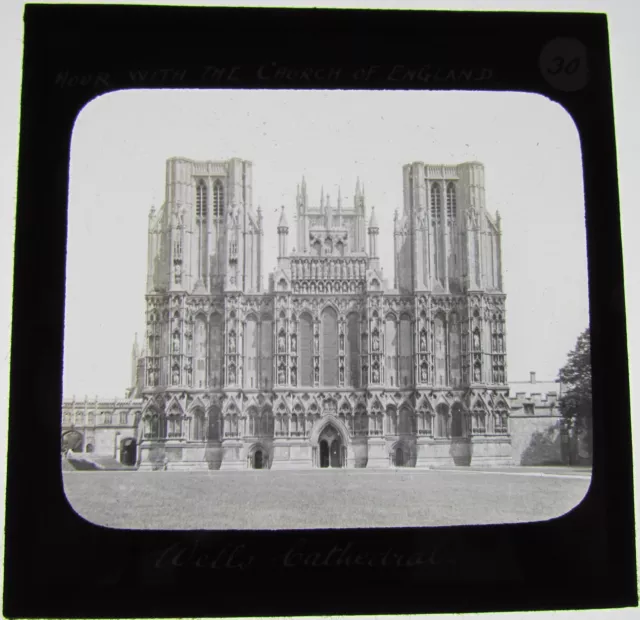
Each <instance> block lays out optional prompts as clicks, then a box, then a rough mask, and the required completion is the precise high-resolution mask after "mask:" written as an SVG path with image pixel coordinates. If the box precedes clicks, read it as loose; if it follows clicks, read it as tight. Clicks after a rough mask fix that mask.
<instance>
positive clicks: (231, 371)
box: [229, 366, 236, 383]
mask: <svg viewBox="0 0 640 620" xmlns="http://www.w3.org/2000/svg"><path fill="white" fill-rule="evenodd" d="M235 382H236V371H235V368H234V367H233V366H231V368H229V383H235Z"/></svg>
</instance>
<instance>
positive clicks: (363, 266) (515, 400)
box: [61, 90, 592, 530]
mask: <svg viewBox="0 0 640 620" xmlns="http://www.w3.org/2000/svg"><path fill="white" fill-rule="evenodd" d="M70 166H71V168H70V191H69V217H68V222H69V224H68V248H67V250H68V251H67V279H66V310H65V311H66V316H65V320H66V324H65V343H64V395H65V398H64V403H63V406H62V412H61V413H62V431H61V453H62V459H61V461H62V469H63V479H64V488H65V493H66V495H67V498H68V500H69V502H70V503H71V505H72V506H73V508H74V510H75V511H76V512H77V513H78V514H79V515H81V516H82V517H83V518H85V519H87V520H88V521H90V522H92V523H95V524H98V525H101V526H106V527H110V528H123V529H179V530H184V529H213V530H216V529H230V530H242V529H254V530H255V529H286V530H292V529H327V528H381V527H438V526H451V525H480V524H499V523H525V522H534V521H544V520H548V519H553V518H557V517H560V516H562V515H564V514H566V513H567V512H568V511H570V510H572V509H573V508H575V507H576V506H577V505H578V504H579V503H580V502H581V501H582V499H583V498H584V497H585V495H586V493H587V491H588V488H589V484H590V480H591V467H590V463H591V445H592V431H591V428H592V426H591V365H590V341H589V304H588V290H587V284H588V282H587V252H586V231H585V224H584V196H583V181H582V161H581V151H580V138H579V135H578V132H577V129H576V126H575V125H574V123H573V121H572V119H571V117H570V116H569V115H568V113H567V112H566V111H565V110H564V109H563V108H562V107H561V106H559V105H558V104H556V103H553V102H552V101H550V100H548V99H545V98H543V97H541V96H538V95H532V94H525V93H485V92H456V91H451V92H402V91H393V92H390V91H386V92H384V91H360V92H352V91H333V92H331V91H298V90H296V91H286V90H279V91H259V90H251V91H185V90H164V91H145V90H135V91H119V92H115V93H111V94H108V95H104V96H101V97H99V98H97V99H94V100H93V101H91V102H90V103H89V104H88V105H87V106H86V107H85V108H84V109H83V110H82V112H81V113H80V114H79V116H78V118H77V120H76V124H75V127H74V132H73V138H72V150H71V164H70Z"/></svg>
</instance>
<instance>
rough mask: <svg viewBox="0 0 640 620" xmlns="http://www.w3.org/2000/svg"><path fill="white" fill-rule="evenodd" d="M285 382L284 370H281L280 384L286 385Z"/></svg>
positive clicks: (279, 374)
mask: <svg viewBox="0 0 640 620" xmlns="http://www.w3.org/2000/svg"><path fill="white" fill-rule="evenodd" d="M284 382H285V375H284V368H280V370H278V383H279V384H280V385H282V384H284Z"/></svg>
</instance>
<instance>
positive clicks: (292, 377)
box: [291, 366, 296, 385]
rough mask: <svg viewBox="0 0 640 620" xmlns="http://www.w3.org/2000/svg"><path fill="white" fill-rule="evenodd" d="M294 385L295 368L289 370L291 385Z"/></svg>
mask: <svg viewBox="0 0 640 620" xmlns="http://www.w3.org/2000/svg"><path fill="white" fill-rule="evenodd" d="M295 384H296V368H295V366H294V367H293V368H292V369H291V385H295Z"/></svg>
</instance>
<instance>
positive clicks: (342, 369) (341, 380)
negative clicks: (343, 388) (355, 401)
mask: <svg viewBox="0 0 640 620" xmlns="http://www.w3.org/2000/svg"><path fill="white" fill-rule="evenodd" d="M340 383H344V368H340Z"/></svg>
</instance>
